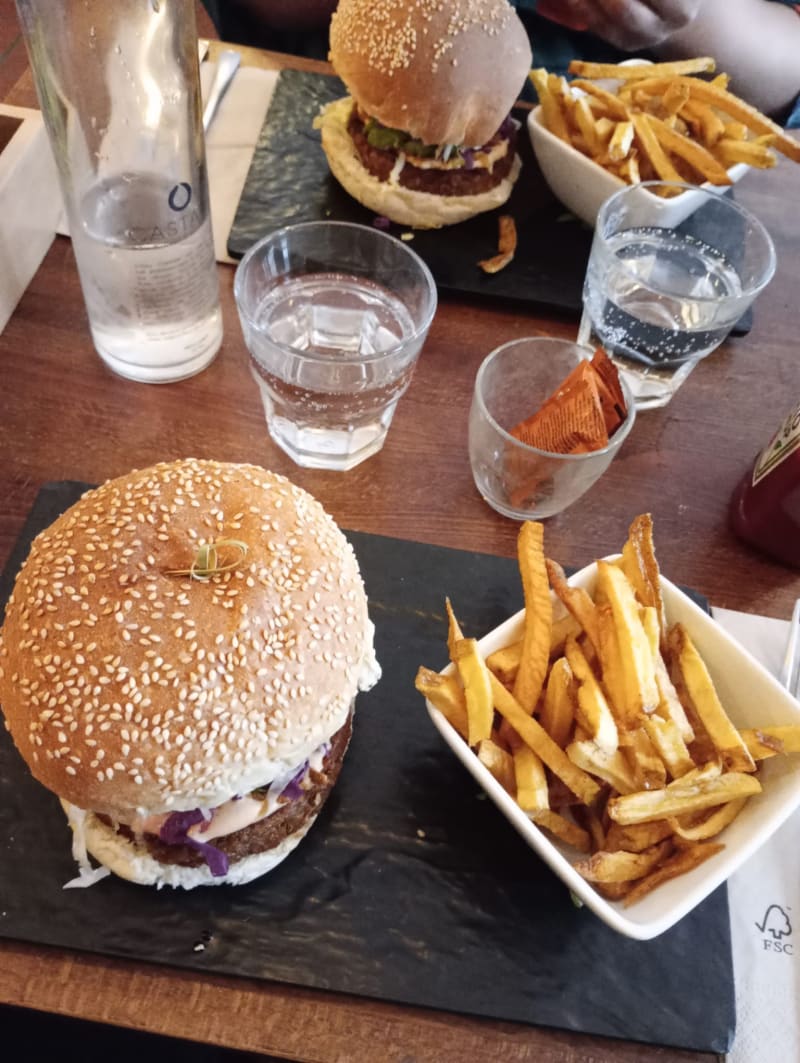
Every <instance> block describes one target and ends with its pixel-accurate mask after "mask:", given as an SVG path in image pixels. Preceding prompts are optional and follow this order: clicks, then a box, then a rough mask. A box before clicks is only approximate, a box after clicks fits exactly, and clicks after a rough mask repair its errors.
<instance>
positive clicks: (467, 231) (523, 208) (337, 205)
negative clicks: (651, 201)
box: [228, 70, 752, 335]
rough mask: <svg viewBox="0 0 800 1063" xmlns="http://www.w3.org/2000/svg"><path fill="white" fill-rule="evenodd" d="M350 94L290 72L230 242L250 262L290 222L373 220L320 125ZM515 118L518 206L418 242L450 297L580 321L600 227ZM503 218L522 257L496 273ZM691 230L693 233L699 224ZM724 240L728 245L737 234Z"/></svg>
mask: <svg viewBox="0 0 800 1063" xmlns="http://www.w3.org/2000/svg"><path fill="white" fill-rule="evenodd" d="M346 91H347V90H346V89H345V87H344V85H343V83H342V82H341V81H340V80H339V78H337V77H333V76H331V75H327V74H312V73H308V72H305V71H298V70H283V71H281V73H280V76H279V77H278V82H277V85H276V86H275V92H274V95H273V97H272V101H271V103H270V106H269V110H268V111H267V115H266V118H265V120H264V125H263V127H262V129H261V135H260V137H259V140H258V143H257V145H256V148H255V152H254V154H253V161H252V163H251V165H250V171H249V173H248V175H247V179H246V181H245V185H244V189H243V191H242V196H241V199H240V201H239V205H238V208H237V211H236V216H235V218H234V222H233V225H232V227H231V231H230V234H229V236H228V253H229V254H230V255H231V256H232V257H234V258H238V257H241V256H242V255H243V254H244V253H245V252H246V251H247V249H248V248H249V247H250V246H251V245H252V244H254V243H255V242H256V240H258V239H260V238H261V237H262V236H264V235H265V234H267V233H270V232H273V231H274V230H275V229H279V228H281V227H282V226H284V225H291V224H295V223H297V222H305V221H315V220H319V219H323V218H331V219H333V220H334V221H348V222H357V223H360V224H362V225H371V224H372V222H373V221H374V219H375V215H374V213H373V212H372V211H369V210H367V209H366V208H365V207H362V206H361V204H360V203H357V202H356V201H355V200H354V199H352V198H351V197H350V196H349V195H348V193H347V192H345V191H344V189H343V188H342V187H341V186H340V185H339V183H338V182H337V181H336V180H335V179H334V178H333V177H332V176H331V174H330V171H329V169H328V163H327V160H326V158H325V154H324V152H323V151H322V146H321V143H320V134H319V132H318V131H317V130H315V129H314V127H313V123H314V119H315V117H316V116H317V115H318V114H319V111H320V108H321V107H323V106H324V105H325V104H326V103H329V102H330V101H331V100H335V99H338V98H339V97H341V96H344V95H346ZM514 114H515V117H516V118H517V120H518V121H519V122H520V129H519V135H518V140H517V150H518V153H519V155H520V158H521V159H522V165H523V169H522V174H521V176H520V178H519V180H518V181H517V183H516V185H515V186H514V191H513V192H512V194H511V198H510V199H509V201H508V203H507V204H506V205H505V206H503V207H502V208H500V209H498V210H493V211H489V212H488V213H486V214H480V215H478V216H477V217H475V218H470V219H469V220H468V221H465V222H461V223H460V224H459V225H452V226H449V227H448V228H446V229H436V230H427V231H426V230H422V229H418V230H415V231H414V239H413V241H412V242H411V244H410V245H409V246H410V247H412V248H413V249H414V250H415V251H416V252H417V254H418V255H419V256H420V257H421V258H422V259H423V260H424V261H425V262H426V263H427V265H428V267H429V268H430V270H431V272H432V274H433V276H434V278H435V280H436V284H437V286H438V288H439V289H440V290H442V291H450V292H453V293H458V294H462V295H479V296H490V297H494V298H503V299H510V300H514V301H518V302H522V303H527V304H532V305H537V304H538V305H539V306H548V307H552V308H555V309H558V310H562V311H572V312H574V313H575V314H576V315H578V314H580V311H581V306H582V291H583V277H584V274H585V272H586V264H587V262H588V260H589V251H590V248H591V244H592V230H591V229H590V228H589V227H588V226H587V225H584V224H583V222H581V221H579V220H578V219H577V218H575V217H573V215H571V214H570V213H569V212H568V211H567V210H566V208H565V207H564V206H562V204H561V203H559V201H558V200H557V199H556V198H555V196H554V195H553V193H552V192H551V191H550V189H549V188H548V186H547V183H546V182H545V179H544V177H543V176H542V173H541V171H540V169H539V166H538V163H537V162H536V158H535V157H534V154H533V150H532V148H531V143H530V138H529V136H528V131H527V128H526V125H525V123H526V119H527V114H528V112H527V111H526V110H525V109H523V108H519V109H517V110H516V111H515V112H514ZM499 214H511V215H512V216H513V218H514V220H515V222H516V226H517V236H518V244H517V251H516V254H515V256H514V259H513V261H512V262H511V263H510V264H509V265H508V266H506V268H505V269H503V270H501V271H500V272H499V273H495V274H492V275H490V274H487V273H484V272H483V270H481V269H480V268H479V267H478V262H479V261H481V259H484V258H490V257H491V256H492V255H494V254H496V252H497V236H498V232H497V217H498V215H499ZM685 225H686V227H687V228H689V229H690V228H691V219H690V220H689V221H688V222H687V223H685ZM391 231H392V233H394V234H395V235H399V234H400V233H402V232H404V231H407V227H406V226H398V225H393V226H392V227H391ZM722 239H723V243H722V244H721V246H722V247H723V248H724V247H725V239H727V236H725V235H723V237H722ZM751 325H752V315H751V313H750V312H749V311H748V312H747V313H746V314H745V315H744V317H743V318H742V320H741V321H740V322H739V323H738V324H737V325H736V327H735V328H734V330H733V332H734V334H735V335H743V334H744V333H746V332H747V331H749V329H750V327H751Z"/></svg>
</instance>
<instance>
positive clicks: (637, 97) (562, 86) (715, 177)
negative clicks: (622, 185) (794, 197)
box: [530, 58, 800, 185]
mask: <svg viewBox="0 0 800 1063" xmlns="http://www.w3.org/2000/svg"><path fill="white" fill-rule="evenodd" d="M714 69H715V64H714V60H713V59H710V58H700V59H687V60H682V61H678V62H672V63H650V64H642V65H631V66H626V65H624V64H615V63H586V62H581V61H579V60H574V61H573V62H572V63H570V66H569V73H570V74H573V75H575V77H574V79H573V80H572V81H571V82H568V81H567V79H566V78H563V77H558V76H557V75H555V74H550V73H548V72H547V71H546V70H544V69H541V68H540V69H536V70H532V71H531V73H530V78H531V81H532V83H533V85H534V87H535V89H536V91H537V93H538V95H539V103H540V105H541V108H542V112H541V113H542V119H543V123H544V125H545V127H546V128H547V129H549V130H550V132H551V133H553V134H555V136H557V137H559V138H560V139H561V140H563V141H565V142H566V143H567V144H570V145H571V146H572V147H574V148H576V149H577V150H578V151H580V152H582V153H583V154H584V155H587V156H588V157H589V158H590V159H593V160H594V161H595V162H596V163H599V165H601V166H602V167H604V168H605V169H606V170H608V171H609V172H610V173H613V174H614V175H615V176H617V177H619V178H621V179H622V180H623V181H625V182H627V183H628V184H637V183H638V182H639V181H651V180H662V181H683V182H688V183H690V184H702V183H704V182H709V183H710V184H712V185H729V184H731V183H732V182H731V177H730V175H729V174H728V169H729V168H730V167H731V166H734V165H735V164H736V163H746V164H747V165H748V166H754V167H759V168H762V169H764V168H769V167H772V166H774V165H775V163H776V161H777V158H776V154H775V152H776V151H777V152H780V153H781V154H783V155H786V156H787V157H788V158H790V159H792V160H794V161H795V162H800V142H798V141H797V140H794V139H793V138H792V137H791V136H789V134H788V133H786V132H785V131H784V130H783V129H781V127H780V126H779V125H777V123H775V122H773V121H772V120H771V119H770V118H767V117H766V115H763V114H762V113H761V112H760V111H757V110H756V109H755V108H754V107H752V106H751V105H750V104H748V103H746V102H745V101H744V100H742V99H740V98H739V97H738V96H734V95H733V93H731V92H729V91H728V76H727V75H726V74H718V75H717V76H716V77H714V78H713V79H711V80H707V79H706V78H703V77H698V76H696V75H699V74H713V72H714ZM608 79H610V81H611V82H613V86H614V87H612V88H609V87H606V86H604V85H602V84H599V83H598V82H602V81H606V80H608Z"/></svg>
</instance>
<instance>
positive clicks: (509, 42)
mask: <svg viewBox="0 0 800 1063" xmlns="http://www.w3.org/2000/svg"><path fill="white" fill-rule="evenodd" d="M531 59H532V56H531V48H530V44H529V42H528V36H527V33H526V31H525V27H524V26H523V25H522V23H521V22H520V20H519V18H518V17H517V14H516V12H515V11H514V9H513V8H512V7H511V5H510V4H509V3H508V2H507V0H416V2H415V3H413V4H412V3H408V0H383V2H382V3H380V4H375V3H374V0H339V6H338V7H337V9H336V11H335V12H334V14H333V17H332V19H331V27H330V60H331V62H332V64H333V66H334V68H335V70H336V72H337V74H338V75H339V76H340V77H341V78H342V80H343V81H344V83H345V84H346V85H347V88H348V90H349V92H350V94H351V95H352V96H353V98H354V99H355V100H356V102H357V103H358V104H359V105H360V106H361V107H362V109H363V110H365V111H366V112H367V113H368V114H370V115H372V116H374V117H375V118H377V119H378V121H379V122H381V123H383V125H386V126H389V127H391V128H393V129H402V130H404V131H406V132H408V133H410V134H411V135H412V136H413V137H416V138H418V139H419V140H421V141H423V142H424V143H426V144H465V145H468V146H472V147H477V146H479V145H481V144H485V143H486V141H488V140H489V138H490V137H492V136H493V135H494V134H495V133H496V132H497V130H498V128H499V127H500V125H501V123H502V121H503V119H504V118H505V117H506V115H507V114H508V112H509V111H510V109H511V107H512V105H513V103H514V101H515V99H516V98H517V96H518V94H519V91H520V89H521V87H522V85H523V84H524V82H525V78H526V76H527V74H528V71H529V70H530V66H531Z"/></svg>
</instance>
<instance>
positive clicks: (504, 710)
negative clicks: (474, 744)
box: [489, 673, 600, 805]
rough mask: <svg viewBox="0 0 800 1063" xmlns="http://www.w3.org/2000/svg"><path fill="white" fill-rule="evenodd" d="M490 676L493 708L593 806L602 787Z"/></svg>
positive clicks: (555, 773)
mask: <svg viewBox="0 0 800 1063" xmlns="http://www.w3.org/2000/svg"><path fill="white" fill-rule="evenodd" d="M489 674H490V676H491V683H492V697H493V698H494V707H495V708H496V709H497V711H498V712H499V713H500V715H501V716H502V717H503V718H504V719H506V720H508V722H509V723H510V724H511V726H512V727H513V728H514V730H515V731H516V732H517V734H518V735H519V736H520V738H521V739H522V740H523V742H526V743H527V744H528V745H529V746H530V747H531V749H532V750H533V751H534V752H535V753H538V755H539V756H540V757H541V759H542V760H543V761H544V763H545V764H546V765H547V767H548V768H549V769H550V771H552V772H553V774H554V775H557V776H558V777H559V779H561V781H562V782H563V783H564V784H565V785H566V786H567V787H568V789H570V790H571V791H572V792H573V793H574V794H575V796H576V797H579V798H580V800H581V801H583V802H584V804H587V805H590V804H591V803H592V802H593V801H594V799H595V798H596V797H597V796H598V794H599V793H600V787H599V786H598V785H597V783H596V782H595V781H594V779H592V778H590V776H588V775H587V774H586V773H585V772H583V771H581V770H580V768H577V767H576V766H575V765H574V764H573V763H572V761H571V760H570V759H569V757H568V756H567V755H566V753H565V752H564V750H563V749H561V748H560V747H559V746H557V745H556V744H555V742H554V741H553V739H552V738H551V737H550V736H549V735H548V733H547V731H545V729H544V728H543V727H542V725H541V724H540V723H539V722H538V721H537V720H534V719H533V718H532V717H531V716H529V715H528V714H527V713H526V712H525V710H524V709H523V708H522V707H521V706H520V704H519V702H517V701H516V700H515V698H514V696H513V695H512V694H509V692H508V691H507V690H506V688H505V687H504V686H503V684H502V683H501V682H500V680H499V679H497V678H496V677H495V676H492V675H491V673H489Z"/></svg>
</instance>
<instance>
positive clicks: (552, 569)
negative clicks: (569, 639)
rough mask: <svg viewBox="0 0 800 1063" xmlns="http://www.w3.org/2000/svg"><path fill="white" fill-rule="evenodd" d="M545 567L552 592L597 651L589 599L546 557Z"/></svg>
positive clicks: (594, 624) (592, 604)
mask: <svg viewBox="0 0 800 1063" xmlns="http://www.w3.org/2000/svg"><path fill="white" fill-rule="evenodd" d="M545 566H546V568H547V577H548V579H549V580H550V586H551V587H552V588H553V591H554V592H555V594H556V595H557V596H558V598H560V599H561V601H562V602H563V604H564V605H565V606H566V608H567V610H568V611H569V612H570V613H571V614H572V616H573V617H574V618H575V620H576V621H577V622H578V625H579V627H580V628H581V629H582V630H583V631H585V632H586V634H587V635H588V636H589V640H590V641H591V643H592V645H593V646H594V648H595V649H598V632H597V617H596V615H595V604H594V602H593V601H592V599H591V597H590V596H589V594H588V593H587V592H586V591H585V590H584V589H583V587H572V586H570V584H569V583H568V582H567V577H566V575H565V574H564V569H563V568H562V567H561V565H559V564H558V563H557V562H555V561H552V560H551V559H550V558H549V557H548V558H547V559H546V561H545Z"/></svg>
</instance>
